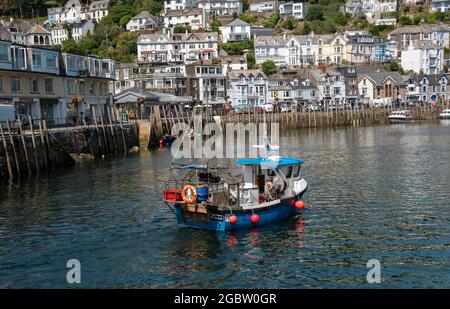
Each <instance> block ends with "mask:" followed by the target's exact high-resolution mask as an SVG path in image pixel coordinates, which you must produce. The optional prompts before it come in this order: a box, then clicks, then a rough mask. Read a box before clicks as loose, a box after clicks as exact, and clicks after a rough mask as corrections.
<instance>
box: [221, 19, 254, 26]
mask: <svg viewBox="0 0 450 309" xmlns="http://www.w3.org/2000/svg"><path fill="white" fill-rule="evenodd" d="M225 26H227V27H228V26H250V24H248V23H246V22H245V21H243V20H241V19H239V18H236V19H235V20H233V21H231V22H229V23H228V24H226V25H225Z"/></svg>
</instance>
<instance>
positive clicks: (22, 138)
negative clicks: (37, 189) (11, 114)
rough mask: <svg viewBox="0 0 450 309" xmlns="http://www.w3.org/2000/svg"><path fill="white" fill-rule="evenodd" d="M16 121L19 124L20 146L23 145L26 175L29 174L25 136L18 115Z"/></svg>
mask: <svg viewBox="0 0 450 309" xmlns="http://www.w3.org/2000/svg"><path fill="white" fill-rule="evenodd" d="M17 123H18V124H19V130H20V139H21V140H22V146H23V151H24V155H25V161H26V163H27V169H28V175H31V167H30V161H29V160H28V151H27V144H26V143H25V136H24V133H23V128H22V120H20V117H17Z"/></svg>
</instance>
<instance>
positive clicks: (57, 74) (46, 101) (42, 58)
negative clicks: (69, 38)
mask: <svg viewBox="0 0 450 309" xmlns="http://www.w3.org/2000/svg"><path fill="white" fill-rule="evenodd" d="M114 66H115V63H114V61H113V60H111V59H100V58H98V57H95V56H87V57H86V56H81V55H75V54H68V53H60V52H58V51H54V50H50V49H46V48H41V47H31V46H25V45H18V44H13V43H11V42H6V41H0V101H1V103H2V104H10V105H13V106H14V107H15V110H16V113H17V114H19V115H21V116H22V117H25V118H27V117H28V116H32V117H33V118H34V119H45V120H47V121H48V122H49V123H50V124H51V123H58V124H64V123H67V122H71V121H74V120H78V121H80V119H84V118H85V117H92V115H91V111H92V109H93V108H95V109H98V110H100V109H101V108H102V106H104V105H105V104H106V103H107V101H108V98H109V83H110V81H112V79H113V78H114Z"/></svg>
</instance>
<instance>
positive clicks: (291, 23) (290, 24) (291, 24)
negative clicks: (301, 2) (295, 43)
mask: <svg viewBox="0 0 450 309" xmlns="http://www.w3.org/2000/svg"><path fill="white" fill-rule="evenodd" d="M296 26H297V20H296V19H295V17H294V16H289V17H288V18H286V20H285V21H284V22H283V23H282V25H281V27H282V28H283V29H289V30H294V29H295V27H296Z"/></svg>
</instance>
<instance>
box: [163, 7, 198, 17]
mask: <svg viewBox="0 0 450 309" xmlns="http://www.w3.org/2000/svg"><path fill="white" fill-rule="evenodd" d="M202 14H203V9H201V8H187V9H182V10H169V11H167V13H166V15H164V17H166V16H169V17H173V16H183V15H202Z"/></svg>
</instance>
